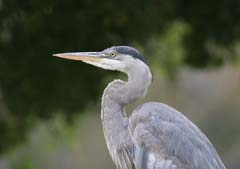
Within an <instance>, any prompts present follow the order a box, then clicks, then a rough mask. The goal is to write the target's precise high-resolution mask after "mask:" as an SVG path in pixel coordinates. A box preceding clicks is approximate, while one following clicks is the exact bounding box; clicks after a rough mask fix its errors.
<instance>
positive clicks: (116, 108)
mask: <svg viewBox="0 0 240 169" xmlns="http://www.w3.org/2000/svg"><path fill="white" fill-rule="evenodd" d="M126 72H127V75H128V81H127V82H124V81H121V80H114V81H113V82H111V83H110V84H109V85H108V86H107V87H106V89H105V90H104V94H103V97H102V110H101V118H102V123H103V129H104V136H105V139H106V143H107V146H108V149H109V151H110V154H111V156H112V158H113V159H114V158H115V157H114V153H113V152H111V151H112V150H113V149H114V148H116V146H118V145H117V144H124V143H123V142H124V141H127V139H128V138H129V135H128V130H127V126H128V118H127V116H126V113H125V111H124V107H125V106H126V105H127V104H129V103H131V102H133V101H135V100H137V99H138V98H139V97H141V96H144V95H145V94H146V92H147V90H148V87H149V85H150V83H151V81H152V75H151V71H150V69H149V68H148V66H147V65H146V64H145V63H136V64H134V65H132V67H131V68H129V69H128V70H127V71H126Z"/></svg>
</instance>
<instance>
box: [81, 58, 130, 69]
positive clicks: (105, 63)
mask: <svg viewBox="0 0 240 169" xmlns="http://www.w3.org/2000/svg"><path fill="white" fill-rule="evenodd" d="M83 62H85V63H88V64H91V65H94V66H97V67H100V68H103V69H107V70H118V71H123V70H124V68H125V65H124V64H123V63H122V62H121V61H118V60H113V59H106V58H103V59H102V60H101V62H94V61H85V60H84V61H83Z"/></svg>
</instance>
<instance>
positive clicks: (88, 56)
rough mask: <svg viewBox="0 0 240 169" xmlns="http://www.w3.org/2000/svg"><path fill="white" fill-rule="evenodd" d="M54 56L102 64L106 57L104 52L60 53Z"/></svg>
mask: <svg viewBox="0 0 240 169" xmlns="http://www.w3.org/2000/svg"><path fill="white" fill-rule="evenodd" d="M53 56H56V57H60V58H64V59H70V60H78V61H83V62H98V63H99V62H100V63H101V62H102V60H103V57H104V56H106V55H105V54H103V53H102V52H74V53H58V54H53Z"/></svg>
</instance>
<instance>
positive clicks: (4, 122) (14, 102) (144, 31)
mask: <svg viewBox="0 0 240 169" xmlns="http://www.w3.org/2000/svg"><path fill="white" fill-rule="evenodd" d="M0 2H2V3H1V4H2V5H0V87H1V90H2V91H1V92H2V95H3V102H4V104H5V105H6V107H7V108H8V111H7V117H5V116H3V114H4V113H1V112H0V132H1V140H0V151H3V150H5V149H6V148H7V147H8V146H10V145H13V144H14V143H15V142H17V141H18V140H19V139H20V138H22V136H23V135H24V133H25V131H26V130H27V129H28V128H29V127H30V126H31V125H32V124H33V123H34V122H33V121H34V119H38V118H43V119H46V118H50V117H52V116H53V115H54V114H55V113H57V112H60V113H63V114H65V115H66V117H67V118H71V117H72V116H71V115H72V114H74V113H75V112H78V111H80V110H82V109H83V108H84V107H85V106H86V105H87V104H88V103H89V102H90V101H92V100H93V101H94V100H96V98H98V97H99V95H100V92H101V91H102V89H103V86H101V84H102V79H103V73H102V70H100V69H98V70H97V69H96V68H92V67H90V66H86V65H85V64H82V63H79V62H72V61H68V60H61V59H59V58H54V57H52V56H51V55H52V54H53V53H59V52H70V51H94V50H102V49H104V48H106V47H109V46H112V45H123V44H124V45H127V44H130V42H132V41H137V42H139V43H141V44H143V45H144V43H145V42H146V41H147V39H148V37H149V36H151V35H155V34H158V35H160V34H161V33H162V30H163V29H164V28H165V27H166V25H168V23H171V22H172V21H175V20H182V21H185V22H186V23H188V24H189V25H190V27H191V33H190V34H189V35H188V36H187V37H186V43H185V46H186V49H187V51H188V55H187V56H186V57H185V63H187V64H189V65H193V66H206V65H216V64H219V63H222V61H223V59H222V58H215V57H211V56H210V55H209V54H208V53H207V51H206V49H205V45H206V42H207V41H209V40H210V41H213V42H216V43H217V44H220V45H223V46H228V45H230V44H231V43H232V42H234V41H235V40H237V39H238V38H239V36H240V31H239V30H240V20H239V16H240V10H239V9H240V1H239V0H230V1H227V0H220V1H216V0H214V1H206V2H205V1H202V0H198V1H190V0H178V1H177V0H169V1H157V0H148V1H143V0H142V1H139V0H133V1H129V0H121V1H112V0H102V1H94V0H81V1H79V0H25V1H19V0H4V1H0ZM0 111H1V109H0Z"/></svg>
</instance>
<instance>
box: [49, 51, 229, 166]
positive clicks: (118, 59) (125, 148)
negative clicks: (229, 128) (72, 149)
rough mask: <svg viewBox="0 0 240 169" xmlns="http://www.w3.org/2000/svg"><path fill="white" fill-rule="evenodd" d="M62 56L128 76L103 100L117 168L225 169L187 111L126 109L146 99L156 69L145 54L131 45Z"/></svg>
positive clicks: (157, 106) (152, 106)
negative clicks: (151, 66)
mask: <svg viewBox="0 0 240 169" xmlns="http://www.w3.org/2000/svg"><path fill="white" fill-rule="evenodd" d="M53 56H57V57H60V58H65V59H71V60H77V61H82V62H85V63H87V64H90V65H93V66H96V67H99V68H102V69H106V70H112V71H119V72H122V73H125V74H127V76H128V78H127V80H126V81H124V80H119V79H116V80H113V81H112V82H110V83H109V84H108V85H107V87H106V88H105V90H104V92H103V96H102V103H101V120H102V126H103V134H104V137H105V141H106V145H107V148H108V151H109V154H110V156H111V158H112V160H113V163H114V164H115V165H116V167H117V169H225V166H224V164H223V162H222V160H221V158H220V156H219V155H218V153H217V151H216V150H215V148H214V146H213V145H212V143H211V142H210V141H209V139H208V138H207V136H206V135H205V134H204V133H203V132H202V131H201V130H200V129H199V128H198V127H197V126H196V125H195V124H194V123H193V122H192V121H190V120H189V119H188V118H187V117H186V116H185V115H183V114H182V113H180V112H179V111H177V110H176V109H174V108H172V107H170V106H168V105H166V104H164V103H160V102H148V103H144V104H142V105H140V106H138V107H137V108H136V109H134V110H133V112H132V113H131V115H129V116H128V115H127V113H126V111H125V107H126V106H127V105H128V104H131V103H132V102H134V101H136V100H137V99H139V98H141V97H144V96H145V95H146V93H147V91H148V88H149V86H150V84H151V82H152V73H151V69H150V67H149V64H148V62H147V61H146V59H145V58H144V56H143V55H142V54H141V53H140V52H139V51H138V50H137V49H135V48H133V47H130V46H112V47H110V48H107V49H104V50H103V51H99V52H72V53H59V54H53Z"/></svg>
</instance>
